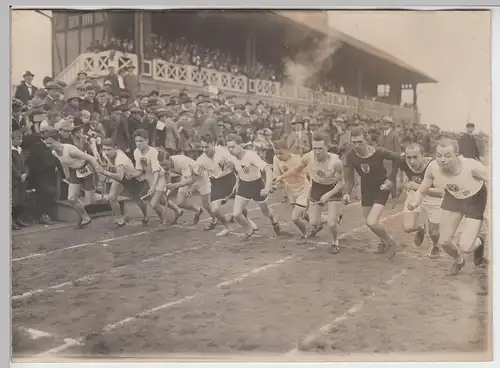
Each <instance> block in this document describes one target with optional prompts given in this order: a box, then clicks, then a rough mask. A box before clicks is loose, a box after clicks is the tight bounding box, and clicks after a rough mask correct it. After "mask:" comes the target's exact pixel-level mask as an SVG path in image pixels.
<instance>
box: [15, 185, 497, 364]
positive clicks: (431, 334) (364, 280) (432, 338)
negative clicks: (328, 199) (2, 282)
mask: <svg viewBox="0 0 500 368" xmlns="http://www.w3.org/2000/svg"><path fill="white" fill-rule="evenodd" d="M280 199H281V197H280V196H279V195H278V194H277V195H274V197H273V198H272V200H271V203H273V210H274V211H275V212H276V214H277V218H278V219H279V220H281V222H283V223H285V222H286V223H285V224H284V225H283V229H284V230H286V231H287V232H289V233H292V234H293V235H294V237H290V236H281V237H274V233H273V231H272V228H271V226H270V225H269V224H268V223H267V222H266V220H265V219H263V218H262V216H259V212H258V211H256V210H253V211H251V213H250V215H251V217H253V218H254V219H255V222H256V223H257V224H258V225H259V228H260V231H259V235H258V236H256V237H255V238H252V239H251V241H249V242H246V243H243V242H241V237H240V236H237V235H230V236H228V237H224V238H218V237H216V236H215V232H213V231H211V232H209V231H203V227H204V226H206V225H207V220H204V221H202V222H200V224H198V225H196V226H195V227H193V226H192V225H191V223H190V221H191V215H190V214H186V215H184V217H183V218H182V219H181V221H180V224H179V226H176V227H173V228H171V229H169V230H167V231H165V232H158V231H155V230H154V226H151V227H144V226H142V225H141V224H140V223H139V221H138V220H137V219H134V220H133V221H132V222H131V224H130V225H129V226H126V227H124V228H120V229H115V228H113V224H112V219H111V218H110V217H107V218H99V219H96V220H95V221H94V222H93V224H92V225H91V226H90V228H88V229H86V230H75V229H73V227H70V226H63V227H61V226H59V227H56V228H54V229H51V228H41V229H40V231H33V230H30V231H29V232H26V233H24V234H23V233H18V234H17V235H14V237H13V241H12V259H13V263H12V295H13V299H12V316H13V356H14V359H16V358H17V359H21V358H27V357H30V358H33V359H36V360H37V361H49V360H53V359H55V358H68V357H72V358H89V357H93V358H110V357H159V358H166V357H172V356H174V357H187V356H193V355H197V356H200V355H201V356H205V357H208V356H210V357H212V358H214V357H221V358H223V357H227V356H236V355H238V356H243V357H249V359H257V358H258V357H264V358H262V359H273V358H276V357H279V358H280V359H286V360H300V359H303V358H310V357H314V359H320V358H321V357H325V359H326V357H328V359H329V360H331V359H334V360H335V359H344V360H346V359H349V358H348V357H351V356H352V355H353V354H370V356H368V358H367V359H368V360H373V359H375V358H374V355H372V354H373V353H378V354H393V355H401V354H402V356H403V357H404V356H405V354H406V355H407V356H410V355H411V356H412V357H413V358H412V359H411V360H428V359H429V358H430V357H431V356H432V355H434V354H440V355H443V354H445V355H446V354H448V353H452V354H456V353H461V354H466V353H471V354H479V355H474V356H476V357H477V359H478V360H488V359H489V358H490V356H491V355H490V354H487V353H485V352H486V351H487V350H488V344H489V326H490V316H489V314H488V306H489V299H488V298H489V297H488V296H485V295H483V294H484V290H485V289H487V288H488V283H487V275H486V273H485V272H486V271H484V270H478V269H473V267H472V266H471V264H470V263H471V262H469V264H468V265H467V266H466V268H465V269H464V270H463V273H462V274H460V275H458V276H456V277H454V278H449V277H445V276H444V273H445V272H446V271H447V269H448V268H449V266H450V260H449V259H448V258H447V257H445V256H444V255H442V256H441V258H439V259H437V260H431V259H428V258H427V257H426V254H427V251H428V244H429V241H430V240H429V239H427V240H426V242H424V245H423V246H422V247H421V248H416V247H415V246H414V245H413V239H412V237H411V236H410V235H407V234H404V232H403V230H402V215H401V205H398V206H396V208H394V209H393V208H392V205H388V207H387V210H386V212H385V213H384V217H386V219H385V220H384V223H385V225H386V226H387V227H388V229H389V230H390V231H391V233H392V234H393V235H394V236H395V237H396V239H397V240H398V241H399V242H400V243H401V244H402V248H401V251H400V252H399V253H398V254H397V255H396V257H395V258H394V259H392V260H388V259H387V258H386V257H385V256H383V255H377V254H375V253H374V249H375V247H376V244H377V242H376V240H375V237H374V235H372V234H371V233H370V232H369V230H368V229H367V228H366V227H365V226H364V222H363V218H362V215H361V209H360V207H359V205H356V204H354V205H350V206H349V207H347V208H345V210H344V217H343V220H342V223H341V227H340V234H341V235H342V236H343V238H342V240H341V246H342V249H341V252H340V253H339V254H337V255H331V254H330V253H328V251H327V247H326V246H325V243H324V242H325V241H328V234H327V232H326V231H323V232H321V233H320V234H319V235H318V236H317V237H316V238H314V239H311V242H310V243H309V244H307V245H297V244H296V235H297V230H296V229H295V228H294V226H293V224H291V223H290V207H289V205H287V204H284V203H281V202H280ZM253 208H255V207H253ZM153 225H154V224H153ZM235 229H236V231H241V230H240V229H239V228H238V227H237V226H236V225H235ZM403 245H404V246H403ZM377 356H378V355H377ZM380 356H382V355H380ZM454 356H455V357H456V355H452V356H451V357H450V356H446V357H445V358H443V359H446V360H450V359H451V360H454V358H453V357H454ZM395 359H398V360H399V359H400V358H395ZM458 359H459V358H458Z"/></svg>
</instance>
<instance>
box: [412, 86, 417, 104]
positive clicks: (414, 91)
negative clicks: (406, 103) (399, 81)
mask: <svg viewBox="0 0 500 368" xmlns="http://www.w3.org/2000/svg"><path fill="white" fill-rule="evenodd" d="M412 90H413V108H414V109H416V108H417V96H418V95H417V85H416V84H413V85H412Z"/></svg>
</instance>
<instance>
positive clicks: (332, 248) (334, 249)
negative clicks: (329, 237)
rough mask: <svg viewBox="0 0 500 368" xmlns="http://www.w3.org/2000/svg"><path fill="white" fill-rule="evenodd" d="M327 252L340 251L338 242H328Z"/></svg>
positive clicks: (335, 252) (334, 252) (336, 252)
mask: <svg viewBox="0 0 500 368" xmlns="http://www.w3.org/2000/svg"><path fill="white" fill-rule="evenodd" d="M329 252H330V253H331V254H338V253H339V252H340V247H339V245H338V244H336V243H331V244H330V249H329Z"/></svg>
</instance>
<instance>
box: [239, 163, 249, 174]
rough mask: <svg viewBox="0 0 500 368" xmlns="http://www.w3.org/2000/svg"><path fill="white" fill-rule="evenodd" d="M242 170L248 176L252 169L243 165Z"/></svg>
mask: <svg viewBox="0 0 500 368" xmlns="http://www.w3.org/2000/svg"><path fill="white" fill-rule="evenodd" d="M241 169H242V170H243V172H244V173H245V174H248V173H249V172H250V167H248V166H244V165H241Z"/></svg>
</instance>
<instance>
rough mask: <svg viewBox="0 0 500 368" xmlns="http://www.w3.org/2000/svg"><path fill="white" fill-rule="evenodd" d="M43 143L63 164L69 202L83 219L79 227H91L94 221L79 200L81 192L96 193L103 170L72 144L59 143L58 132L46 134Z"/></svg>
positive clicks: (91, 158)
mask: <svg viewBox="0 0 500 368" xmlns="http://www.w3.org/2000/svg"><path fill="white" fill-rule="evenodd" d="M45 134H46V136H45V137H44V139H43V141H44V142H45V144H46V145H47V146H48V147H49V148H50V149H52V152H53V153H54V154H55V156H56V157H57V158H58V159H59V161H60V162H61V165H62V167H63V168H64V170H65V172H66V171H67V172H68V174H67V180H68V183H69V185H68V202H69V203H70V204H71V206H73V207H74V208H75V210H76V211H77V212H78V214H79V215H80V217H81V219H80V222H79V224H78V227H80V228H83V227H85V226H87V225H89V224H90V223H91V222H92V220H91V218H90V216H89V215H88V213H87V211H86V210H85V205H84V204H83V202H82V201H81V200H80V199H79V195H80V191H81V190H82V189H83V190H84V191H85V193H87V192H90V193H92V194H93V193H94V189H95V182H96V181H97V173H98V172H101V171H102V168H101V167H100V166H99V164H98V163H97V161H96V159H95V158H94V157H92V156H90V155H88V154H86V153H84V152H82V151H80V150H79V149H78V148H76V147H75V146H73V145H71V144H63V143H61V142H60V141H59V133H58V132H57V131H56V130H53V131H48V132H45Z"/></svg>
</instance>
